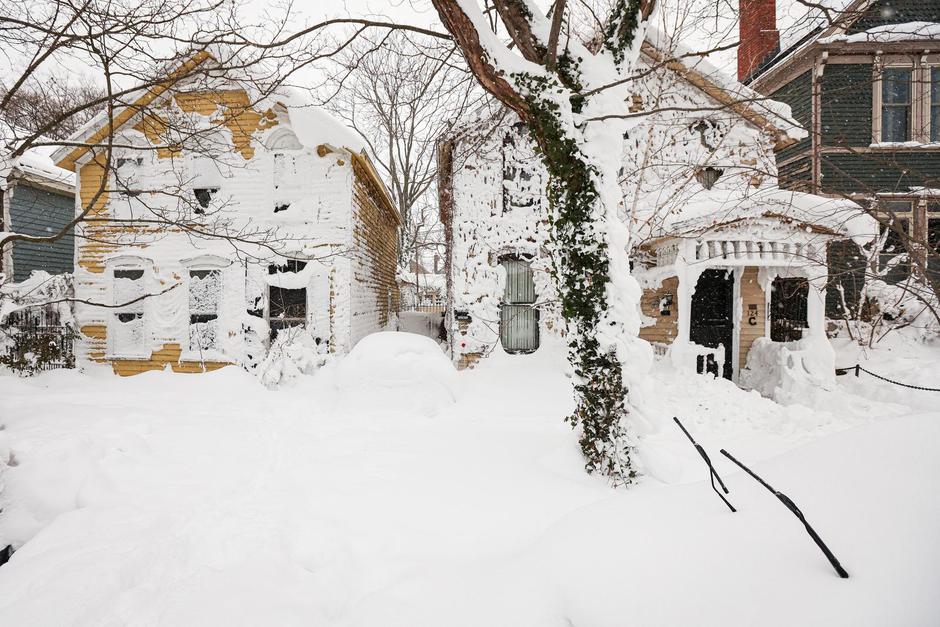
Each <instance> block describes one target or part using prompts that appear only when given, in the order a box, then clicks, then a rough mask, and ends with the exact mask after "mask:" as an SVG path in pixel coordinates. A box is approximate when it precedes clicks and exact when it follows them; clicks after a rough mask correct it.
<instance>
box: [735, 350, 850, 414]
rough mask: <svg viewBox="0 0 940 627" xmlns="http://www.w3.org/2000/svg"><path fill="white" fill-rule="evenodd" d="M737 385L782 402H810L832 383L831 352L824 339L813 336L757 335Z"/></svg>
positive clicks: (832, 356)
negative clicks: (780, 339)
mask: <svg viewBox="0 0 940 627" xmlns="http://www.w3.org/2000/svg"><path fill="white" fill-rule="evenodd" d="M741 385H742V386H743V387H745V388H749V389H752V390H757V391H758V392H760V393H761V394H762V395H763V396H766V397H767V398H772V399H774V400H775V401H777V402H778V403H783V404H785V405H790V404H793V403H802V404H804V405H812V404H813V399H814V398H815V397H816V396H818V395H819V393H820V392H821V391H822V390H831V389H833V388H834V387H835V352H834V351H833V349H832V345H831V344H830V343H829V342H828V341H819V340H818V339H817V338H815V337H813V336H810V337H805V338H803V339H801V340H797V341H795V342H773V341H771V340H770V339H769V338H766V337H761V338H757V339H756V340H754V343H753V344H752V345H751V350H750V351H749V352H748V356H747V367H746V368H745V369H744V370H742V371H741Z"/></svg>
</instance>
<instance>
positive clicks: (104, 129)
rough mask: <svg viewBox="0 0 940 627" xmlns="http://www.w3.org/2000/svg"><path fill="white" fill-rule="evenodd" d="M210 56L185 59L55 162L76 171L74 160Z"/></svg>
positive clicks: (207, 54)
mask: <svg viewBox="0 0 940 627" xmlns="http://www.w3.org/2000/svg"><path fill="white" fill-rule="evenodd" d="M211 58H212V55H211V54H209V53H208V52H206V51H204V50H203V51H200V52H197V53H196V54H194V55H193V56H192V57H190V58H189V59H188V60H187V61H185V62H184V63H183V64H182V65H180V67H178V68H177V69H175V70H173V71H172V72H170V73H169V75H168V76H167V80H166V82H164V83H160V84H158V85H156V86H154V87H151V88H150V89H148V90H147V91H146V92H144V94H143V95H142V96H140V97H139V98H138V99H137V100H135V101H134V102H133V103H131V104H130V105H127V106H125V107H123V108H122V109H121V110H120V112H119V113H117V115H115V116H114V119H113V123H110V122H108V121H104V122H103V124H102V125H101V126H99V127H98V130H97V131H94V132H92V133H91V134H90V135H89V136H88V137H87V138H86V139H85V140H84V141H85V143H86V144H89V145H87V146H79V147H77V148H75V149H74V150H72V151H71V152H70V153H68V155H66V156H65V157H63V158H61V159H59V161H58V162H57V163H56V165H57V166H59V167H60V168H64V169H66V170H71V171H72V172H75V171H76V162H77V161H78V160H79V159H80V158H81V157H82V156H83V155H84V154H85V153H87V152H88V151H89V150H91V148H92V146H93V145H95V144H99V143H101V142H102V141H103V140H104V139H105V138H107V137H108V136H109V135H110V134H111V133H113V132H114V131H116V130H117V129H119V128H120V127H122V126H123V125H124V124H126V123H127V122H128V121H129V120H130V119H131V118H132V117H134V116H135V115H137V114H138V113H140V110H141V108H142V107H146V106H147V105H149V104H150V103H152V102H153V101H154V100H156V99H157V98H158V97H159V96H161V95H162V94H163V93H164V92H166V91H167V90H168V89H169V88H170V86H171V85H172V83H173V82H174V81H177V80H179V79H180V78H181V77H183V76H185V75H186V74H187V73H189V72H191V71H193V70H194V69H196V68H197V67H199V66H200V65H202V64H203V63H205V62H206V61H208V60H209V59H211Z"/></svg>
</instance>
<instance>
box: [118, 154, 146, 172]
mask: <svg viewBox="0 0 940 627" xmlns="http://www.w3.org/2000/svg"><path fill="white" fill-rule="evenodd" d="M128 164H130V165H135V166H142V165H143V164H144V159H143V157H118V159H117V167H118V169H119V170H120V169H121V168H123V167H124V166H125V165H128Z"/></svg>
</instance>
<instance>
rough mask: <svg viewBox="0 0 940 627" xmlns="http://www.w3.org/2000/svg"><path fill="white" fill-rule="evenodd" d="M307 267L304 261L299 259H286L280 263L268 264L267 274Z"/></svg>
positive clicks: (297, 270)
mask: <svg viewBox="0 0 940 627" xmlns="http://www.w3.org/2000/svg"><path fill="white" fill-rule="evenodd" d="M306 267H307V262H306V261H300V260H299V259H288V260H287V261H286V262H284V263H282V264H276V263H272V264H271V265H269V266H268V274H277V273H279V272H300V271H301V270H303V269H304V268H306Z"/></svg>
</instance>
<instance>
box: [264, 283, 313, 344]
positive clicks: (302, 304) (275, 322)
mask: <svg viewBox="0 0 940 627" xmlns="http://www.w3.org/2000/svg"><path fill="white" fill-rule="evenodd" d="M268 324H269V326H270V328H271V339H272V340H274V339H275V338H276V337H277V333H278V331H280V330H282V329H287V328H290V327H302V326H304V325H305V324H307V289H306V288H300V289H289V288H284V287H274V286H270V287H269V288H268Z"/></svg>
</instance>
